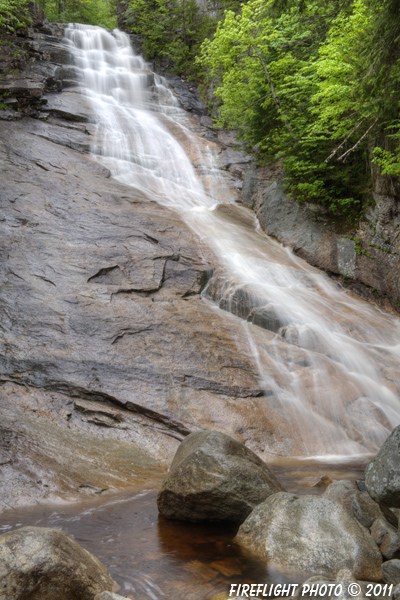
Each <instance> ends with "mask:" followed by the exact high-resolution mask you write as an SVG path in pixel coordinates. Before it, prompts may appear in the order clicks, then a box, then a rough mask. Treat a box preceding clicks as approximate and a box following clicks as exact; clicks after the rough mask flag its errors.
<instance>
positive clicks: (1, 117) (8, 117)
mask: <svg viewBox="0 0 400 600" xmlns="http://www.w3.org/2000/svg"><path fill="white" fill-rule="evenodd" d="M19 119H22V113H19V112H17V111H16V110H0V121H18V120H19Z"/></svg>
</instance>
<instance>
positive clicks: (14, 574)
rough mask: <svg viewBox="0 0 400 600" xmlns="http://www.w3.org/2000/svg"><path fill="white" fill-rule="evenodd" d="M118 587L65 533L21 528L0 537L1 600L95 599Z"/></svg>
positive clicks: (105, 571)
mask: <svg viewBox="0 0 400 600" xmlns="http://www.w3.org/2000/svg"><path fill="white" fill-rule="evenodd" d="M115 586H116V584H115V582H114V581H113V580H112V579H111V577H110V575H109V573H108V571H107V569H106V568H105V566H104V565H103V564H102V563H101V562H100V561H99V560H98V559H97V558H96V557H95V556H93V554H91V553H90V552H88V551H87V550H85V549H84V548H82V547H81V546H80V545H79V544H78V543H77V542H76V541H75V540H73V539H72V538H71V537H70V536H69V535H67V534H66V533H64V532H63V531H59V530H58V529H50V528H47V527H22V528H21V529H16V530H15V531H9V532H7V533H5V534H3V535H1V536H0V600H55V599H57V600H77V598H79V600H94V597H95V596H96V594H98V593H100V592H103V591H106V590H108V591H110V590H112V589H113V588H114V589H115Z"/></svg>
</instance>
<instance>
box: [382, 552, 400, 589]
mask: <svg viewBox="0 0 400 600" xmlns="http://www.w3.org/2000/svg"><path fill="white" fill-rule="evenodd" d="M382 579H383V581H384V582H385V583H393V584H395V585H396V584H398V583H400V560H398V559H397V558H394V559H392V560H388V561H386V562H384V563H383V565H382Z"/></svg>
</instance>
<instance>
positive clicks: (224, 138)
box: [218, 131, 237, 146]
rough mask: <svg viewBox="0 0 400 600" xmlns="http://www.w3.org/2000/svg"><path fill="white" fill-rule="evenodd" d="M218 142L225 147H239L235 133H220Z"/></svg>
mask: <svg viewBox="0 0 400 600" xmlns="http://www.w3.org/2000/svg"><path fill="white" fill-rule="evenodd" d="M218 141H219V143H220V144H222V145H223V146H237V141H236V138H235V134H234V132H233V131H219V132H218Z"/></svg>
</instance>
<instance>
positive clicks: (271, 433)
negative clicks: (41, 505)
mask: <svg viewBox="0 0 400 600" xmlns="http://www.w3.org/2000/svg"><path fill="white" fill-rule="evenodd" d="M38 44H39V45H40V48H42V50H43V52H46V53H48V55H51V56H52V57H53V61H54V64H53V66H54V68H53V67H52V68H50V67H49V68H50V71H51V72H55V71H57V68H58V69H61V68H62V72H61V75H62V77H63V82H64V83H65V81H66V80H65V77H66V76H67V75H66V73H69V66H68V53H67V52H66V50H65V48H63V47H61V48H60V46H59V45H58V44H57V40H56V39H49V37H46V36H44V37H43V39H39V40H38ZM33 64H34V63H33ZM45 64H47V63H45V61H39V62H38V65H40V67H41V68H42V67H43V68H44V65H45ZM29 65H30V63H28V65H27V66H26V68H27V69H28V68H30V66H29ZM50 71H49V72H50ZM69 76H70V75H68V77H69ZM38 77H39V76H38ZM41 77H42V76H40V77H39V80H40V81H42V79H41ZM6 81H7V85H9V84H10V82H11V79H7V80H6ZM42 83H43V81H42ZM42 87H43V90H44V91H46V89H47V87H46V85H45V84H44V83H43V86H42ZM21 98H22V97H21ZM17 100H18V99H17ZM42 100H43V101H44V102H45V104H40V106H39V108H36V104H35V113H34V114H36V113H40V115H39V116H43V114H47V117H46V120H41V119H36V118H35V119H33V118H29V117H26V116H24V117H23V118H22V119H20V120H19V121H15V122H14V121H11V122H8V121H2V125H1V127H0V165H1V169H2V174H3V177H2V184H1V188H0V240H1V241H0V246H1V254H0V256H1V258H0V282H1V285H0V318H1V322H2V327H3V328H4V330H3V333H2V336H1V340H0V382H1V384H2V385H1V389H0V401H1V405H2V419H1V423H0V471H1V478H2V486H1V489H0V507H1V509H4V508H9V507H14V506H16V505H17V506H22V505H26V504H29V503H33V502H36V501H39V500H40V499H42V498H49V497H51V498H54V496H56V495H60V494H61V495H62V496H64V495H65V494H67V495H68V497H69V498H71V497H73V496H74V497H80V494H81V493H82V489H87V490H89V489H94V488H98V489H99V490H103V489H104V488H116V487H122V486H125V485H132V484H135V483H136V482H138V483H140V484H141V483H142V482H143V480H144V479H145V480H147V481H148V480H149V479H151V480H152V481H153V482H154V484H155V485H157V486H158V485H159V481H160V476H162V475H163V469H164V467H165V466H166V465H168V464H170V462H171V461H172V458H173V456H174V454H175V451H176V448H177V446H178V444H179V442H180V441H181V440H182V439H183V438H184V437H185V436H187V435H188V434H189V433H191V432H192V431H197V430H200V429H207V428H210V427H216V428H218V429H219V430H221V431H223V432H226V433H228V434H231V435H233V436H235V437H237V438H238V439H239V440H242V441H245V442H247V443H248V445H249V446H250V447H251V448H252V449H253V450H255V451H256V452H257V453H259V454H260V455H267V456H268V454H269V452H270V449H271V450H272V451H274V450H275V448H276V447H278V448H279V452H280V453H281V452H284V453H285V452H286V453H291V452H295V453H296V448H295V443H296V442H295V441H293V445H292V440H291V439H290V426H289V424H288V423H286V422H285V424H284V425H281V426H279V423H281V424H282V420H283V421H284V420H285V416H284V414H283V413H282V411H281V410H280V408H279V407H278V409H277V408H276V405H274V404H273V403H266V402H265V398H264V393H265V392H264V386H263V384H262V383H261V382H260V379H259V375H258V369H257V365H256V363H255V361H254V357H253V354H252V350H251V349H250V348H249V345H248V340H247V335H246V333H245V332H244V331H243V328H242V323H241V322H240V321H239V320H238V319H236V318H235V317H231V316H230V315H228V314H227V313H219V312H217V311H215V310H214V309H213V308H212V307H210V306H209V305H208V304H207V303H206V302H204V301H203V300H202V298H201V296H200V294H201V292H202V290H203V288H204V286H205V285H206V283H207V279H208V277H209V273H210V270H211V269H212V267H213V266H214V263H213V261H214V257H213V256H212V255H211V254H210V252H209V251H208V250H207V248H205V247H204V245H203V244H202V243H201V242H200V240H199V239H198V238H197V236H196V235H195V234H194V233H193V232H192V231H191V230H190V229H189V228H188V227H187V226H186V225H185V224H184V223H183V222H182V220H181V219H180V218H179V217H178V216H177V215H176V214H175V213H173V212H172V211H171V210H169V209H167V208H165V207H163V206H159V205H157V204H156V203H155V202H154V201H152V200H151V199H149V198H148V197H147V196H145V195H144V194H142V193H140V192H139V191H138V190H136V189H133V188H132V187H128V186H126V185H123V184H121V183H118V182H117V181H115V180H113V179H112V178H111V177H110V172H109V170H108V169H106V168H104V167H102V166H101V165H100V164H99V163H97V162H96V161H95V160H94V159H92V158H91V157H90V156H89V154H88V152H89V149H90V145H91V143H93V139H94V135H93V132H94V126H93V124H92V123H88V122H87V120H88V119H90V115H91V112H90V110H89V107H88V103H87V99H86V98H85V96H84V95H82V94H79V93H78V91H77V90H76V89H75V90H74V89H73V88H71V87H69V88H68V91H67V92H65V91H64V92H62V93H55V92H52V93H51V94H50V93H48V94H47V95H45V96H44V97H43V98H42ZM18 102H19V100H18ZM43 108H44V109H45V110H46V111H47V112H46V113H43V112H41V109H43ZM39 109H40V110H39ZM4 112H5V111H4ZM18 115H20V113H18ZM204 144H205V146H207V147H208V145H209V142H208V141H207V140H205V142H204ZM262 333H263V335H262V339H261V338H260V343H263V344H265V343H267V341H268V340H267V339H266V337H265V334H266V333H267V332H262ZM271 339H272V334H271ZM257 343H258V342H257ZM210 407H212V410H210ZM76 446H78V447H79V449H80V450H79V458H77V457H76ZM297 453H299V452H297ZM164 472H165V471H164ZM82 485H91V486H93V488H82V487H81V486H82ZM16 492H17V493H16Z"/></svg>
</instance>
